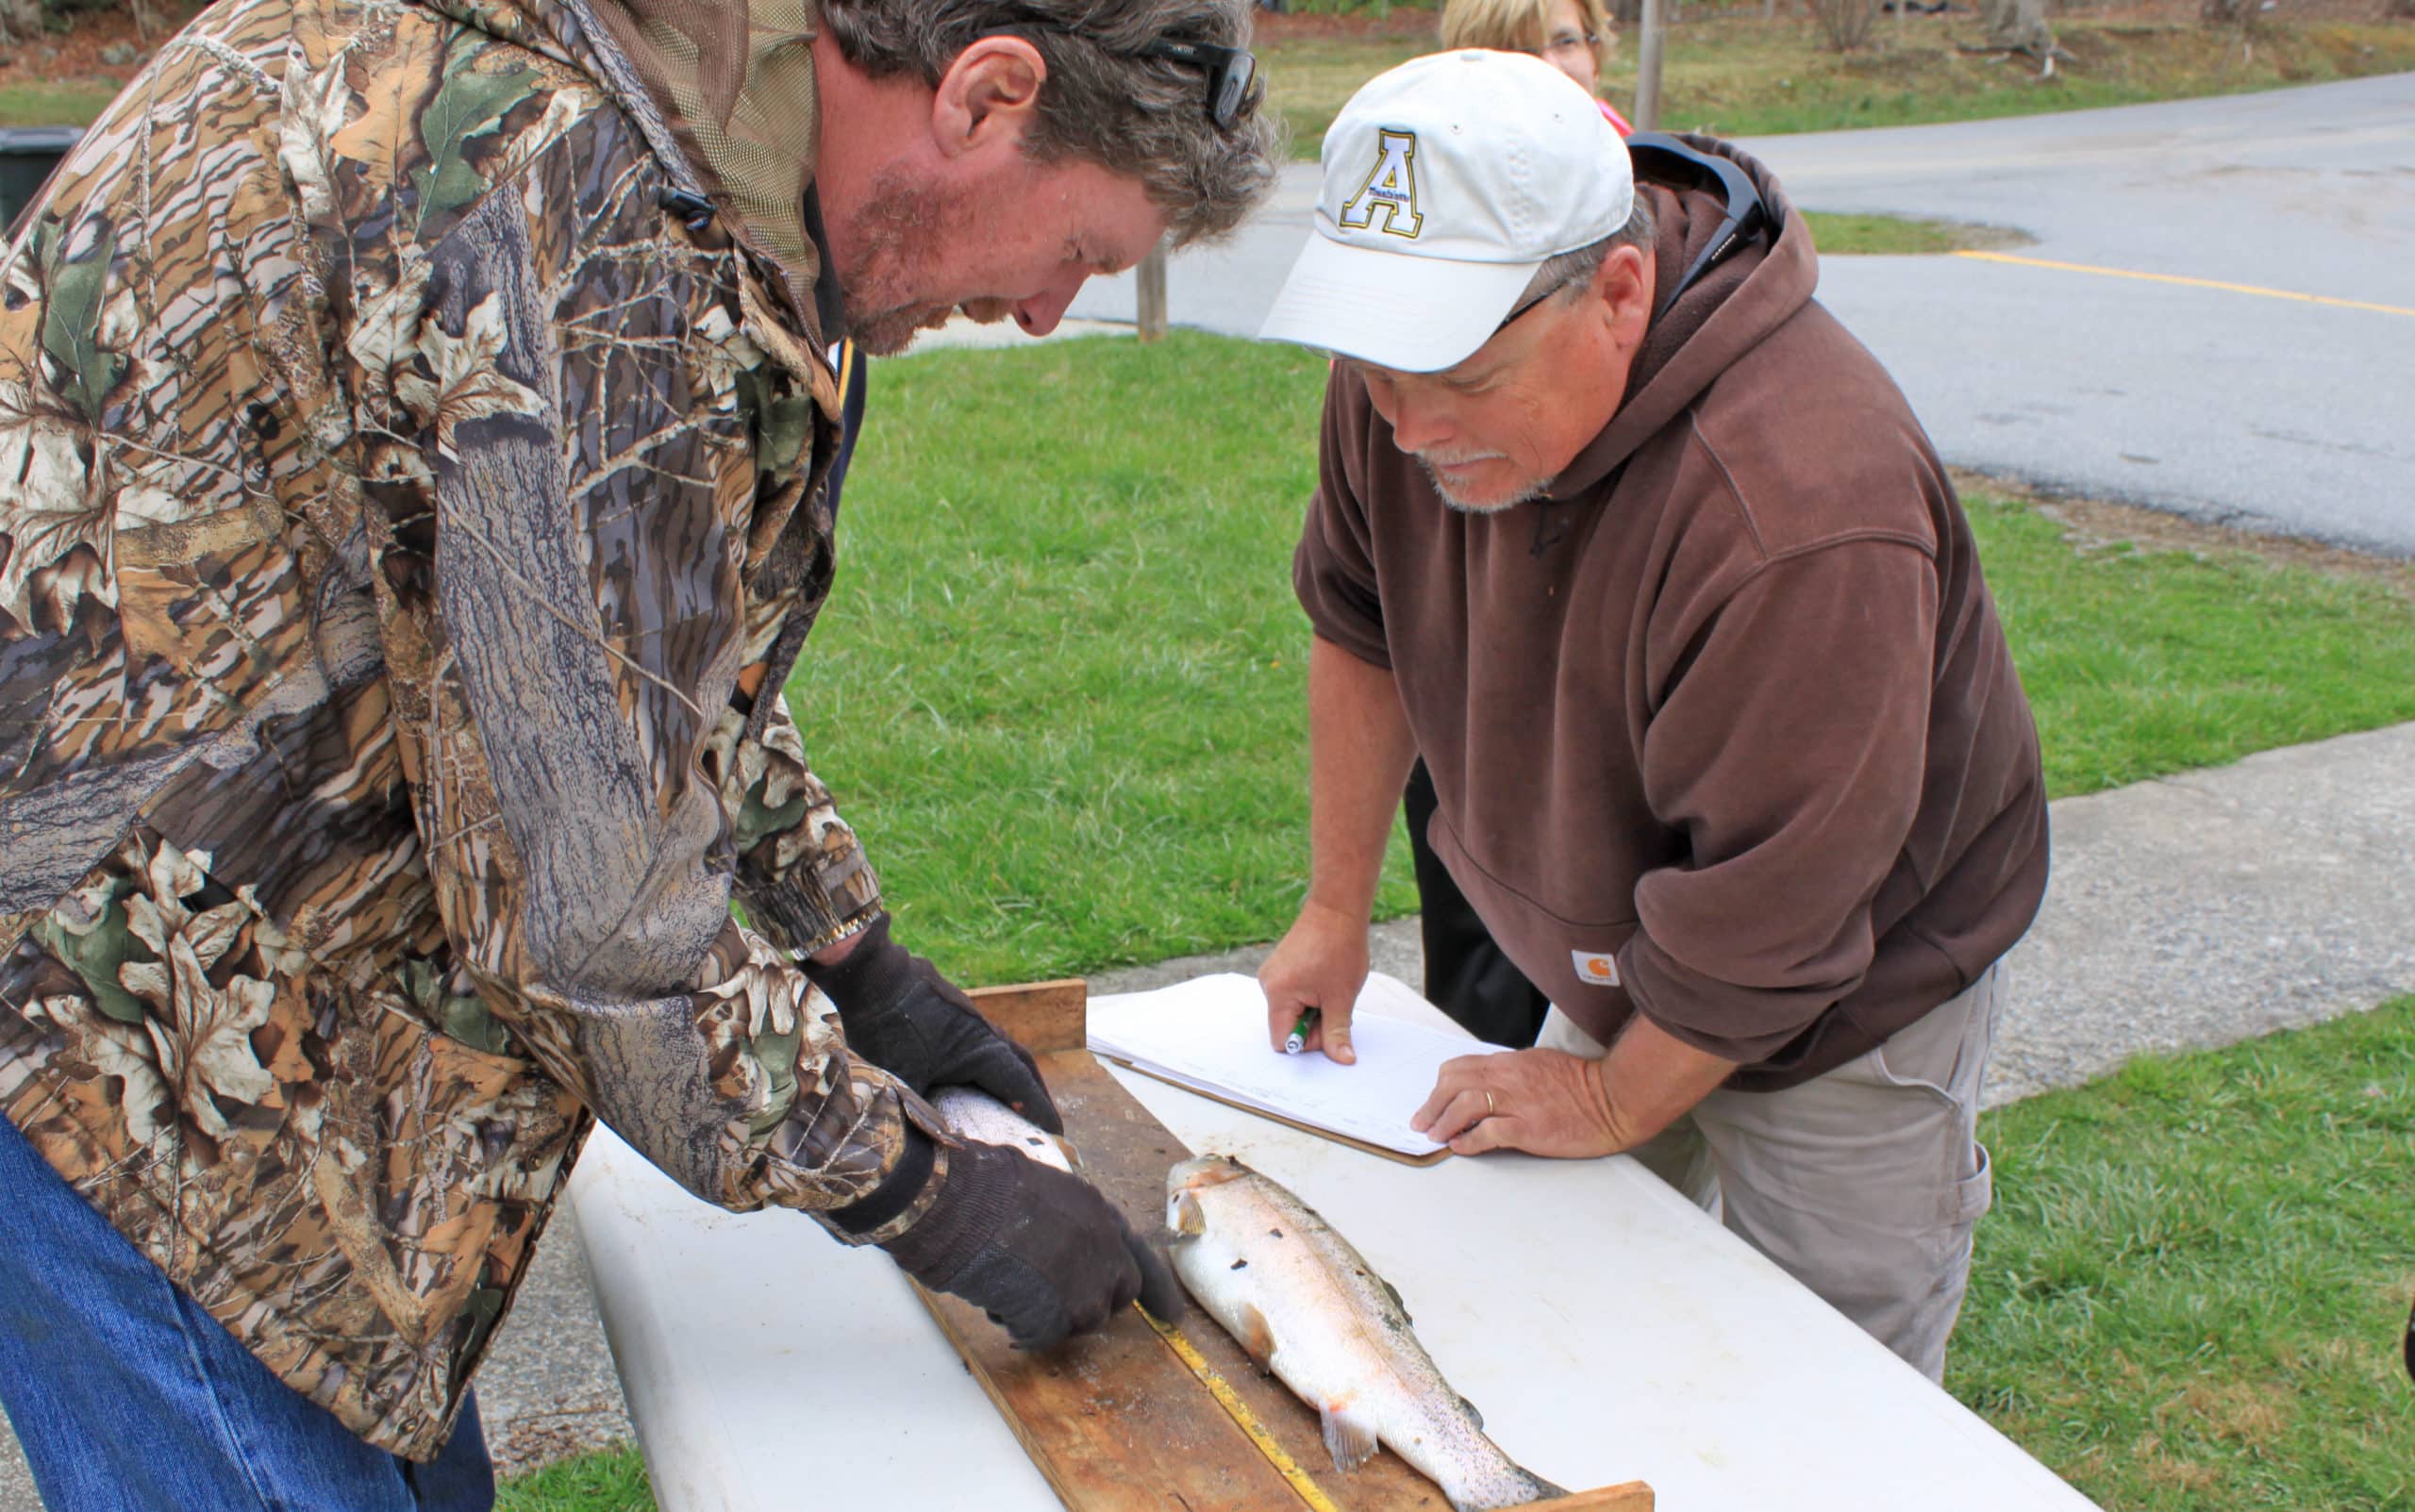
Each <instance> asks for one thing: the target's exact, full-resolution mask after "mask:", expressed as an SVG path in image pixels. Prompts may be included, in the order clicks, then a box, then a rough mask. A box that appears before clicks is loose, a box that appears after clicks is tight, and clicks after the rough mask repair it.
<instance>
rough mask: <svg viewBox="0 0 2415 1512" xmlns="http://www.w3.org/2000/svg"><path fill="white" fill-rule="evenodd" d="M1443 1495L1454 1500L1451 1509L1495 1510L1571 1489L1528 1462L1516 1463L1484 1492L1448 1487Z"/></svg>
mask: <svg viewBox="0 0 2415 1512" xmlns="http://www.w3.org/2000/svg"><path fill="white" fill-rule="evenodd" d="M1442 1494H1443V1495H1444V1496H1445V1497H1447V1498H1449V1500H1450V1503H1451V1512H1492V1509H1493V1508H1496V1507H1505V1506H1524V1505H1525V1504H1527V1503H1529V1502H1548V1501H1550V1500H1551V1499H1552V1498H1553V1497H1556V1496H1566V1495H1567V1494H1568V1488H1567V1487H1563V1486H1555V1485H1553V1484H1552V1483H1551V1482H1549V1481H1547V1480H1544V1479H1543V1478H1542V1477H1541V1476H1540V1475H1538V1474H1536V1473H1535V1472H1534V1471H1533V1470H1528V1469H1526V1468H1525V1467H1524V1465H1515V1464H1513V1465H1509V1466H1508V1473H1507V1475H1505V1476H1501V1477H1499V1478H1497V1479H1495V1480H1493V1481H1492V1483H1491V1485H1490V1486H1489V1487H1485V1488H1484V1489H1483V1490H1481V1491H1479V1490H1473V1489H1471V1490H1469V1491H1468V1492H1467V1494H1466V1495H1465V1496H1460V1495H1457V1494H1454V1493H1453V1492H1452V1490H1451V1489H1450V1488H1449V1487H1444V1488H1443V1492H1442Z"/></svg>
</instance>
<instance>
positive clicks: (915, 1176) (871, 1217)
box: [826, 1122, 948, 1245]
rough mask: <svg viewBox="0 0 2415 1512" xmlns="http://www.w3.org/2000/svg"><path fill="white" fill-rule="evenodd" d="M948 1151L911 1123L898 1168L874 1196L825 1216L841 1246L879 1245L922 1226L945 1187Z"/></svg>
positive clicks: (882, 1183)
mask: <svg viewBox="0 0 2415 1512" xmlns="http://www.w3.org/2000/svg"><path fill="white" fill-rule="evenodd" d="M947 1163H948V1162H947V1149H946V1147H945V1146H943V1145H941V1143H940V1142H939V1141H938V1140H936V1139H934V1138H931V1137H930V1136H928V1135H926V1134H924V1133H923V1131H922V1130H920V1129H919V1128H916V1127H915V1126H914V1125H913V1124H912V1123H911V1122H908V1125H907V1127H906V1148H905V1149H904V1150H903V1151H901V1152H899V1154H898V1156H897V1163H896V1164H895V1165H893V1166H891V1167H890V1168H889V1174H888V1175H886V1176H884V1177H882V1178H881V1182H880V1185H879V1186H877V1187H875V1188H873V1189H872V1192H871V1193H870V1195H868V1196H865V1197H862V1198H859V1199H858V1200H857V1201H855V1202H853V1203H850V1204H848V1205H846V1206H844V1207H840V1208H834V1209H832V1210H831V1211H830V1212H829V1213H828V1214H827V1215H826V1216H827V1217H828V1219H829V1221H830V1227H831V1229H832V1231H833V1232H834V1233H835V1234H836V1235H837V1236H838V1238H839V1241H840V1242H841V1243H842V1244H851V1245H865V1244H880V1243H884V1242H886V1241H887V1240H890V1239H893V1238H896V1237H897V1236H899V1235H900V1234H903V1233H905V1232H906V1231H907V1230H908V1229H909V1228H912V1227H913V1226H914V1225H915V1224H917V1223H919V1222H921V1221H923V1218H924V1215H925V1214H927V1213H928V1212H929V1211H930V1207H931V1204H933V1203H934V1202H936V1201H938V1200H939V1194H940V1188H942V1187H944V1186H946V1185H947Z"/></svg>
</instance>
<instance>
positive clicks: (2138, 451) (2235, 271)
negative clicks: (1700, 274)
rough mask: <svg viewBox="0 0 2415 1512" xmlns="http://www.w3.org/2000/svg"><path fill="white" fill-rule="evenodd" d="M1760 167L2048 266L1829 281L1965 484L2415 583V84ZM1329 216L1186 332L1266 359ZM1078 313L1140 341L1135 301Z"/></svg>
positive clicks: (1298, 175) (1935, 264)
mask: <svg viewBox="0 0 2415 1512" xmlns="http://www.w3.org/2000/svg"><path fill="white" fill-rule="evenodd" d="M1745 146H1746V147H1747V148H1748V149H1749V150H1751V151H1752V152H1754V153H1755V154H1756V155H1757V156H1759V157H1760V158H1762V159H1763V160H1765V161H1766V162H1768V163H1769V164H1770V165H1771V167H1773V168H1774V170H1775V171H1776V172H1777V174H1778V176H1779V178H1780V180H1781V181H1782V182H1783V183H1784V184H1785V185H1786V186H1787V189H1788V191H1789V192H1790V194H1792V195H1793V197H1794V199H1795V202H1796V203H1797V204H1798V205H1800V206H1802V207H1804V208H1809V209H1822V210H1841V211H1877V212H1887V213H1892V214H1901V215H1916V216H1929V217H1940V218H1945V219H1952V220H1961V221H1974V222H1979V223H1983V224H1990V225H1997V226H2003V227H2007V228H2010V229H2013V230H2017V231H2019V232H2021V233H2024V235H2026V236H2027V237H2030V238H2032V239H2034V240H2033V241H2031V242H2030V243H2029V244H2027V245H2024V246H2017V247H2012V248H2008V249H2007V253H2006V255H2007V256H2010V257H2014V258H2024V259H2031V260H2028V261H2022V262H2007V261H1995V260H1983V259H1979V258H1966V257H1945V258H1835V259H1832V260H1831V261H1830V262H1829V263H1828V265H1827V266H1826V267H1825V268H1824V269H1823V270H1822V274H1821V286H1820V297H1821V298H1822V299H1823V300H1824V301H1825V302H1826V303H1827V305H1828V306H1829V307H1830V308H1832V309H1834V310H1836V311H1837V313H1838V314H1839V315H1840V316H1841V317H1842V318H1843V319H1844V321H1845V323H1846V324H1848V325H1849V326H1851V327H1852V329H1853V330H1854V331H1855V332H1857V334H1858V335H1859V336H1860V337H1861V338H1862V340H1863V341H1867V342H1868V343H1869V344H1870V346H1871V347H1872V349H1873V350H1874V351H1875V352H1877V353H1878V355H1879V356H1880V357H1882V358H1883V359H1885V361H1886V362H1887V364H1888V366H1889V368H1890V370H1891V371H1892V372H1893V373H1894V374H1895V376H1896V380H1897V382H1898V383H1900V384H1901V385H1902V386H1903V388H1904V390H1905V391H1906V393H1907V394H1908V395H1909V396H1910V398H1911V400H1912V403H1913V407H1914V408H1915V409H1916V410H1917V411H1918V412H1919V414H1920V416H1921V419H1922V422H1923V423H1924V424H1925V425H1926V426H1927V427H1928V429H1929V433H1930V435H1931V436H1932V437H1934V438H1935V439H1936V441H1937V444H1938V447H1939V449H1940V451H1941V452H1943V453H1944V454H1945V456H1946V457H1947V458H1948V459H1949V460H1951V461H1954V462H1957V463H1960V464H1962V465H1965V466H1968V467H1974V468H1980V469H1984V470H1987V471H1990V472H1997V473H2005V474H2012V475H2015V476H2018V477H2021V478H2023V479H2024V480H2027V481H2029V482H2032V483H2035V484H2039V485H2041V486H2044V487H2047V488H2052V489H2062V490H2072V491H2074V492H2080V493H2086V494H2090V495H2093V496H2096V497H2101V498H2111V499H2117V500H2121V501H2124V502H2127V503H2134V504H2144V505H2150V506H2154V507H2158V508H2164V509H2170V510H2174V511H2176V512H2178V513H2182V514H2187V515H2190V516H2193V517H2196V518H2200V519H2207V520H2213V521H2218V522H2222V523H2229V524H2235V525H2240V526H2243V527H2246V528H2250V529H2259V530H2267V531H2274V532H2280V533H2285V534H2291V535H2301V536H2307V537H2312V538H2315V539H2318V540H2327V541H2332V542H2335V543H2338V544H2341V545H2348V546H2355V547H2359V548H2363V549H2367V550H2381V551H2387V552H2390V553H2392V554H2395V555H2402V556H2409V557H2415V382H2410V377H2411V376H2415V75H2392V76H2389V77H2384V78H2373V79H2364V80H2358V81H2356V82H2352V83H2345V84H2330V85H2321V86H2315V87H2312V88H2307V89H2296V90H2285V91H2273V92H2271V93H2266V94H2254V95H2234V96H2231V97H2228V98H2224V99H2215V100H2195V101H2184V102H2179V103H2175V104H2169V105H2150V106H2133V107H2127V108H2121V109H2113V110H2090V111H2081V112H2074V113H2070V114H2065V115H2055V116H2032V117H2028V118H2024V119H2019V120H2008V121H1987V122H1973V123H1966V124H1959V125H1940V126H1907V127H1902V128H1898V129H1892V130H1885V131H1856V132H1831V133H1822V134H1817V135H1806V136H1793V137H1770V138H1761V139H1755V140H1751V141H1746V142H1745ZM1315 192H1316V170H1315V168H1314V167H1313V165H1307V164H1303V165H1299V166H1296V167H1294V168H1292V169H1291V170H1290V171H1289V172H1288V173H1287V174H1286V176H1285V180H1284V183H1283V186H1282V190H1281V191H1280V192H1279V193H1278V195H1277V197H1276V201H1275V204H1274V206H1273V208H1272V209H1271V211H1270V213H1268V214H1267V215H1265V216H1262V217H1261V218H1260V219H1259V220H1258V221H1257V222H1256V223H1254V224H1253V225H1252V226H1251V227H1250V228H1249V229H1247V230H1246V231H1244V232H1243V233H1242V234H1241V236H1240V237H1239V238H1238V239H1237V240H1236V241H1233V242H1232V243H1230V244H1228V245H1226V246H1224V247H1219V248H1214V249H1209V250H1207V251H1203V252H1198V253H1188V254H1185V255H1183V256H1182V257H1179V258H1175V259H1174V264H1173V267H1172V268H1171V269H1170V271H1169V277H1168V284H1169V289H1170V296H1169V297H1170V304H1171V307H1172V313H1173V318H1174V321H1175V322H1176V323H1178V324H1191V325H1199V326H1203V327H1206V328H1208V329H1211V330H1218V331H1224V332H1229V333H1233V334H1241V335H1249V334H1255V332H1256V330H1257V323H1258V321H1259V319H1260V318H1261V317H1262V315H1263V314H1264V311H1265V309H1266V307H1267V306H1268V305H1269V304H1270V303H1271V302H1272V300H1273V298H1274V289H1275V287H1276V286H1277V285H1278V284H1279V282H1280V281H1281V278H1282V275H1283V273H1284V272H1285V271H1286V270H1287V269H1288V268H1289V266H1290V263H1291V258H1292V256H1293V255H1294V254H1295V253H1296V252H1297V250H1298V247H1299V245H1300V243H1301V241H1302V239H1303V238H1304V237H1305V236H1306V235H1307V226H1308V224H1309V216H1310V211H1311V208H1312V207H1313V205H1314V201H1315ZM2041 262H2054V263H2065V264H2073V265H2077V268H2085V269H2089V270H2095V271H2077V268H2071V267H2065V268H2056V267H2043V266H2038V265H2037V264H2038V263H2041ZM2125 274H2143V275H2146V276H2124V275H2125ZM2165 280H2199V281H2200V282H2172V281H2165ZM2211 284H2226V285H2234V286H2239V287H2234V288H2217V287H2208V285H2211ZM2289 295H2298V296H2312V297H2311V298H2292V297H2285V296H2289ZM2322 301H2340V302H2342V303H2323V302H2322ZM2359 306H2362V307H2359ZM1074 311H1075V313H1077V314H1082V315H1090V316H1094V317H1100V318H1107V319H1126V320H1128V319H1130V318H1131V313H1132V294H1131V289H1130V280H1129V279H1128V278H1127V279H1118V280H1113V281H1111V282H1108V283H1103V284H1098V285H1093V286H1092V288H1091V289H1090V290H1088V291H1085V292H1084V295H1083V297H1082V298H1081V299H1080V300H1078V301H1077V302H1076V303H1075V305H1074Z"/></svg>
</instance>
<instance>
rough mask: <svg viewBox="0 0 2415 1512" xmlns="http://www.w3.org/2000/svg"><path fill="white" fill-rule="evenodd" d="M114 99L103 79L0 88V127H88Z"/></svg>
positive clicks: (114, 88) (114, 90)
mask: <svg viewBox="0 0 2415 1512" xmlns="http://www.w3.org/2000/svg"><path fill="white" fill-rule="evenodd" d="M115 98H117V86H116V85H115V84H113V83H110V82H109V81H108V80H106V79H99V80H91V81H80V82H74V83H65V84H9V85H0V126H88V125H92V123H93V122H94V121H95V120H97V119H99V117H100V113H101V112H102V111H103V110H105V109H107V108H108V103H109V102H110V101H111V100H113V99H115Z"/></svg>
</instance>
